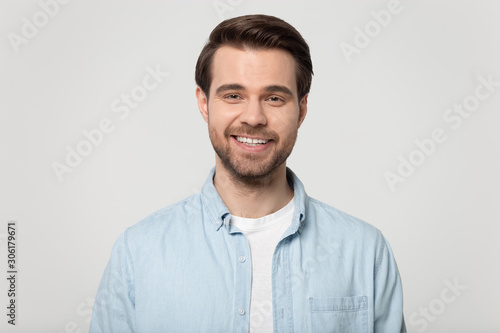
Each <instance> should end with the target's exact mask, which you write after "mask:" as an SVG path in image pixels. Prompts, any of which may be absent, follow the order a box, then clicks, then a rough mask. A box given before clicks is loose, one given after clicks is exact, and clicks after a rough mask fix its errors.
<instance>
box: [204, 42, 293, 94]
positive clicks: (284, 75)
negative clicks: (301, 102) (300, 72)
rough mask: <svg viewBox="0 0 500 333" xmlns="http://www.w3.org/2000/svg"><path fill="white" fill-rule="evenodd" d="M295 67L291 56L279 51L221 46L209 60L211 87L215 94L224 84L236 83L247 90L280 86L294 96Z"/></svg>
mask: <svg viewBox="0 0 500 333" xmlns="http://www.w3.org/2000/svg"><path fill="white" fill-rule="evenodd" d="M295 69H296V64H295V59H294V58H293V56H292V55H291V54H290V53H288V52H287V51H284V50H281V49H261V50H254V49H249V48H242V49H239V48H235V47H232V46H222V47H220V48H219V49H218V50H217V51H216V52H215V54H214V58H213V61H212V84H211V88H210V90H212V91H215V90H216V89H217V87H218V86H221V85H224V84H234V83H237V84H240V85H242V86H244V87H246V88H247V89H249V90H250V89H260V88H262V87H265V86H270V85H284V86H286V87H288V88H289V89H290V90H291V91H292V92H293V93H294V94H295V95H296V94H297V86H296V70H295Z"/></svg>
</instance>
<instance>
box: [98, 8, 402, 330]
mask: <svg viewBox="0 0 500 333" xmlns="http://www.w3.org/2000/svg"><path fill="white" fill-rule="evenodd" d="M312 74H313V70H312V63H311V59H310V54H309V47H308V46H307V44H306V42H305V41H304V39H303V38H302V37H301V35H300V34H299V33H298V32H297V31H296V30H295V29H294V28H293V27H292V26H290V25H289V24H288V23H286V22H284V21H282V20H280V19H278V18H275V17H271V16H264V15H248V16H243V17H237V18H233V19H230V20H226V21H224V22H222V23H220V24H219V25H218V26H217V27H216V28H215V29H214V30H213V31H212V33H211V35H210V38H209V41H208V43H207V44H206V45H205V47H204V49H203V50H202V52H201V54H200V56H199V58H198V63H197V65H196V75H195V76H196V83H197V85H198V86H197V88H196V98H197V100H198V107H199V109H200V112H201V115H202V116H203V118H204V119H205V121H206V122H207V123H208V129H209V136H210V140H211V141H212V145H213V147H214V150H215V152H216V156H215V158H216V163H215V168H214V169H213V170H212V171H211V172H210V174H209V176H208V178H207V181H206V183H205V185H204V186H203V188H202V190H201V193H199V194H195V195H193V196H191V197H189V198H187V199H186V200H184V201H182V202H179V203H177V204H174V205H171V206H169V207H167V208H164V209H162V210H160V211H158V212H156V213H154V214H152V215H151V216H149V217H147V218H146V219H144V220H143V221H141V222H139V223H138V224H136V225H134V226H132V227H130V228H128V229H127V230H126V231H125V232H124V233H123V234H122V235H120V237H119V238H118V240H117V242H116V244H115V246H114V248H113V251H112V254H111V259H110V261H109V263H108V265H107V267H106V270H105V272H104V275H103V278H102V281H101V284H100V286H99V290H98V293H97V297H96V300H95V304H94V311H93V315H92V321H91V325H90V331H91V332H248V331H250V332H342V333H349V332H380V333H392V332H405V331H406V329H405V325H404V320H403V310H402V306H403V305H402V288H401V281H400V277H399V273H398V270H397V267H396V263H395V261H394V258H393V255H392V252H391V249H390V247H389V245H388V243H387V241H386V240H385V239H384V237H383V236H382V235H381V233H380V232H379V231H378V230H377V229H376V228H374V227H372V226H370V225H369V224H367V223H365V222H362V221H360V220H358V219H356V218H354V217H352V216H349V215H347V214H345V213H343V212H341V211H338V210H336V209H335V208H332V207H329V206H327V205H325V204H323V203H321V202H319V201H316V200H314V199H312V198H310V197H308V196H307V194H306V193H305V191H304V187H303V185H302V183H301V182H300V181H299V179H298V178H297V176H295V174H294V173H293V172H292V171H291V170H290V169H288V168H287V167H286V159H287V158H288V156H289V155H290V153H291V151H292V148H293V146H294V143H295V140H296V138H297V131H298V128H299V127H300V125H301V124H302V122H303V121H304V118H305V116H306V113H307V98H308V92H309V88H310V85H311V79H312Z"/></svg>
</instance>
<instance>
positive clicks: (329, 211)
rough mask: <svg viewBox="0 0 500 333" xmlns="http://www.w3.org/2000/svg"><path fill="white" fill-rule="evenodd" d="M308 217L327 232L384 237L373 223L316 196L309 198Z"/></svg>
mask: <svg viewBox="0 0 500 333" xmlns="http://www.w3.org/2000/svg"><path fill="white" fill-rule="evenodd" d="M306 218H307V223H308V224H310V225H311V226H313V227H314V228H317V229H319V230H320V231H322V232H325V233H327V234H328V233H335V234H339V235H345V236H349V237H350V238H357V239H359V238H370V239H373V240H378V241H382V238H383V236H382V235H381V232H380V230H379V229H377V228H376V227H375V226H373V225H372V224H370V223H368V222H366V221H364V220H362V219H360V218H358V217H355V216H353V215H351V214H348V213H346V212H344V211H342V210H340V209H337V208H335V207H332V206H330V205H328V204H326V203H324V202H321V201H319V200H317V199H314V198H309V205H308V210H307V217H306Z"/></svg>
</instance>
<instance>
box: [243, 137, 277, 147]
mask: <svg viewBox="0 0 500 333" xmlns="http://www.w3.org/2000/svg"><path fill="white" fill-rule="evenodd" d="M236 140H238V141H239V142H242V143H247V144H249V145H251V146H255V145H258V144H264V143H268V142H269V140H262V139H250V138H245V137H243V136H237V137H236Z"/></svg>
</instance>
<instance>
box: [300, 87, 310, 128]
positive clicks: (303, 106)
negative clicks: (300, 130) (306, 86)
mask: <svg viewBox="0 0 500 333" xmlns="http://www.w3.org/2000/svg"><path fill="white" fill-rule="evenodd" d="M308 96H309V94H306V95H305V96H304V97H302V100H301V101H300V103H299V127H300V125H302V122H303V121H304V119H305V118H306V114H307V97H308Z"/></svg>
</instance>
